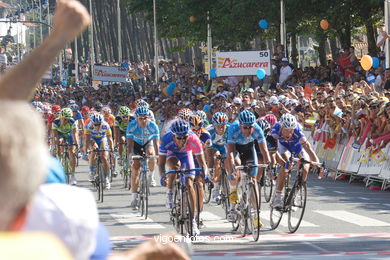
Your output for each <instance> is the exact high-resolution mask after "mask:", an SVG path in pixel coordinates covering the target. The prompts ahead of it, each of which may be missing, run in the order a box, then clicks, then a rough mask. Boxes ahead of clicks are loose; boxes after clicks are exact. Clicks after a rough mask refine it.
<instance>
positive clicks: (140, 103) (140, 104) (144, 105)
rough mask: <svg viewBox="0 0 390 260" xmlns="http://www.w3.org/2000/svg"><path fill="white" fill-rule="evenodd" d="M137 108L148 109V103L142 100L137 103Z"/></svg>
mask: <svg viewBox="0 0 390 260" xmlns="http://www.w3.org/2000/svg"><path fill="white" fill-rule="evenodd" d="M138 107H146V108H149V104H148V102H146V101H144V100H141V101H140V102H138Z"/></svg>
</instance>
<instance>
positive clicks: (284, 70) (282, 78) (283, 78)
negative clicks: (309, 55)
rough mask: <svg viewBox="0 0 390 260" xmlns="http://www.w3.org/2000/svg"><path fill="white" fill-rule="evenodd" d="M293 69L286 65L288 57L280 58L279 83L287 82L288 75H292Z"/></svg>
mask: <svg viewBox="0 0 390 260" xmlns="http://www.w3.org/2000/svg"><path fill="white" fill-rule="evenodd" d="M292 72H293V70H292V69H291V67H290V66H289V65H288V59H287V58H282V67H281V68H280V75H279V84H280V85H283V83H285V82H287V81H288V79H289V78H290V76H291V75H292Z"/></svg>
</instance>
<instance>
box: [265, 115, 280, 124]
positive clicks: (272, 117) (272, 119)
mask: <svg viewBox="0 0 390 260" xmlns="http://www.w3.org/2000/svg"><path fill="white" fill-rule="evenodd" d="M264 119H265V120H266V121H267V122H268V123H269V124H270V125H274V124H276V122H277V121H278V120H277V119H276V116H275V115H274V114H267V115H265V117H264Z"/></svg>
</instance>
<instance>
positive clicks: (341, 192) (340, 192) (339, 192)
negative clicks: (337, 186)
mask: <svg viewBox="0 0 390 260" xmlns="http://www.w3.org/2000/svg"><path fill="white" fill-rule="evenodd" d="M333 192H334V193H338V194H345V192H343V191H338V190H334V191H333Z"/></svg>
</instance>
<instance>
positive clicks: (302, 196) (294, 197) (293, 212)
mask: <svg viewBox="0 0 390 260" xmlns="http://www.w3.org/2000/svg"><path fill="white" fill-rule="evenodd" d="M306 196H307V190H306V183H303V184H300V185H296V186H295V187H294V188H293V190H292V191H291V198H290V206H289V212H288V229H289V230H290V232H291V233H294V232H295V231H297V230H298V228H299V225H300V224H301V221H302V218H303V215H304V213H305V207H306Z"/></svg>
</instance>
